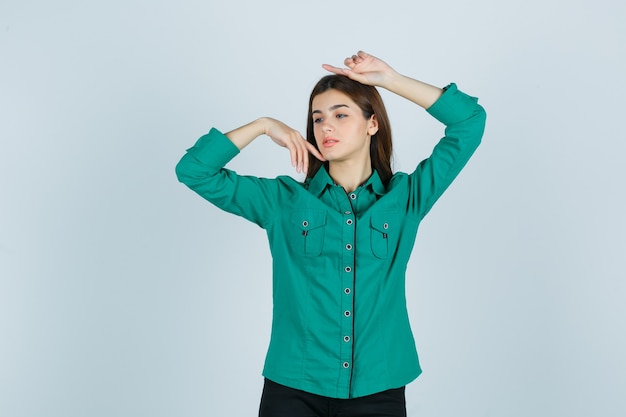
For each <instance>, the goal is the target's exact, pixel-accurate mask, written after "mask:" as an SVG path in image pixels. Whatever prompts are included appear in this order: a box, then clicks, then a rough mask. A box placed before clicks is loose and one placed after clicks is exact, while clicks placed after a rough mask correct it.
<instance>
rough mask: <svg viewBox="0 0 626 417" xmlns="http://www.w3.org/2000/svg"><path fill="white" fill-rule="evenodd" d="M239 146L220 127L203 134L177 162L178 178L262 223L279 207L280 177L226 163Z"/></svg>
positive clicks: (208, 197) (217, 203)
mask: <svg viewBox="0 0 626 417" xmlns="http://www.w3.org/2000/svg"><path fill="white" fill-rule="evenodd" d="M238 154H239V149H238V148H237V147H236V146H235V144H233V143H232V142H231V141H230V140H229V139H228V138H227V137H226V136H225V135H224V134H222V133H221V132H220V131H219V130H217V129H215V128H213V129H211V131H210V132H209V133H208V134H206V135H204V136H202V137H201V138H200V139H198V141H197V142H196V144H195V145H194V146H193V147H191V148H189V149H187V152H186V153H185V155H183V157H182V158H181V160H180V161H179V162H178V164H177V165H176V175H177V177H178V180H179V181H180V182H182V183H183V184H185V185H186V186H188V187H189V188H190V189H192V190H193V191H195V192H196V193H198V194H199V195H200V196H201V197H203V198H204V199H206V200H208V201H209V202H211V203H212V204H214V205H215V206H217V207H218V208H220V209H222V210H224V211H227V212H229V213H232V214H236V215H238V216H241V217H244V218H245V219H247V220H250V221H252V222H254V223H256V224H257V225H259V226H261V227H265V225H266V224H267V223H268V222H269V221H270V219H271V218H272V217H273V213H276V211H277V207H276V206H277V202H278V201H280V200H279V198H280V197H279V194H280V193H281V192H282V191H283V190H281V187H280V181H279V180H277V179H267V178H257V177H253V176H244V175H238V174H237V173H236V172H234V171H232V170H229V169H226V168H224V166H225V165H226V164H227V163H228V162H229V161H230V160H231V159H233V158H234V157H235V156H237V155H238Z"/></svg>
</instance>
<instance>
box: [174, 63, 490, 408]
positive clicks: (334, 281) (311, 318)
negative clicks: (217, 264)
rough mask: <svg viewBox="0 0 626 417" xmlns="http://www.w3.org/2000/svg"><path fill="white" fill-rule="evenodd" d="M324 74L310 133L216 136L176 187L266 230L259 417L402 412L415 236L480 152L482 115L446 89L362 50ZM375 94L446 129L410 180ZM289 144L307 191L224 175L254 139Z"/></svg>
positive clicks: (268, 129) (182, 171)
mask: <svg viewBox="0 0 626 417" xmlns="http://www.w3.org/2000/svg"><path fill="white" fill-rule="evenodd" d="M345 66H346V67H347V68H343V69H342V68H337V67H333V66H330V65H323V67H324V68H325V69H326V70H328V71H330V72H331V73H333V74H332V75H328V76H326V77H324V78H322V79H321V80H320V81H319V82H318V84H317V85H316V86H315V88H314V89H313V92H312V93H311V97H310V100H309V110H308V122H307V136H306V139H305V138H303V137H302V136H301V135H300V133H298V131H296V130H294V129H292V128H290V127H289V126H286V125H285V124H284V123H281V122H280V121H278V120H275V119H271V118H267V117H264V118H260V119H258V120H255V121H253V122H251V123H249V124H247V125H245V126H242V127H240V128H238V129H235V130H232V131H230V132H228V133H226V134H225V135H224V134H222V133H220V132H219V131H218V130H216V129H212V130H211V131H210V132H209V133H208V134H207V135H205V136H203V137H201V138H200V139H199V140H198V141H197V143H196V144H195V145H194V146H193V147H192V148H191V149H189V150H188V151H187V153H186V154H185V155H184V156H183V158H182V159H181V160H180V162H179V163H178V165H177V167H176V172H177V175H178V178H179V180H180V181H181V182H183V183H184V184H186V185H187V186H189V187H190V188H191V189H192V190H194V191H195V192H197V193H198V194H200V195H201V196H202V197H204V198H205V199H207V200H208V201H210V202H211V203H213V204H215V205H216V206H217V207H219V208H221V209H223V210H226V211H228V212H230V213H234V214H236V215H239V216H243V217H244V218H246V219H248V220H250V221H252V222H254V223H256V224H258V225H259V226H261V227H263V228H264V229H266V231H267V235H268V239H269V243H270V249H271V252H272V257H273V299H274V311H273V322H272V333H271V341H270V346H269V349H268V352H267V357H266V362H265V367H264V370H263V375H264V376H265V386H264V389H263V394H262V398H261V407H260V412H259V415H260V416H262V417H282V416H289V417H300V416H330V415H341V416H354V417H356V416H359V417H363V416H377V417H380V416H405V415H406V407H405V399H404V386H405V385H406V384H408V383H409V382H411V381H412V380H414V379H415V378H416V377H417V376H418V375H419V374H420V372H421V369H420V366H419V362H418V357H417V353H416V349H415V343H414V340H413V335H412V333H411V329H410V326H409V319H408V314H407V309H406V302H405V270H406V266H407V262H408V260H409V256H410V254H411V250H412V248H413V244H414V241H415V236H416V234H417V228H418V225H419V223H420V221H421V220H422V218H423V217H424V216H425V215H426V213H428V211H429V210H430V208H431V207H432V206H433V204H434V203H435V201H436V200H437V199H438V198H439V197H440V196H441V194H442V193H443V192H444V190H445V189H446V188H447V187H448V186H449V185H450V183H451V182H452V181H453V179H454V178H455V177H456V176H457V174H458V173H459V171H460V170H461V169H462V168H463V166H464V165H465V164H466V162H467V161H468V159H469V158H470V156H471V155H472V153H473V152H474V150H475V149H476V147H477V146H478V145H479V143H480V140H481V137H482V134H483V130H484V125H485V112H484V110H483V108H482V107H481V106H480V105H478V103H477V99H475V98H473V97H470V96H468V95H466V94H464V93H462V92H460V91H459V90H458V89H457V87H456V85H455V84H450V85H449V86H448V87H446V88H444V89H440V88H437V87H434V86H431V85H428V84H425V83H423V82H420V81H417V80H414V79H411V78H409V77H406V76H403V75H401V74H399V73H397V72H396V71H395V70H394V69H393V68H391V67H390V66H389V65H387V64H386V63H385V62H383V61H382V60H380V59H378V58H376V57H374V56H372V55H368V54H366V53H364V52H359V53H358V54H356V55H353V56H352V57H350V58H347V59H346V60H345ZM375 87H382V88H385V89H387V90H389V91H391V92H393V93H396V94H399V95H400V96H402V97H405V98H406V99H408V100H410V101H412V102H414V103H415V104H417V105H419V106H420V107H423V108H424V109H426V110H427V111H428V113H430V114H431V115H432V116H433V117H435V118H436V119H437V120H439V121H441V122H442V123H443V124H445V125H446V130H445V136H444V137H443V138H442V139H441V140H440V141H439V143H438V144H437V145H436V146H435V148H434V150H433V152H432V155H431V156H430V157H429V158H428V159H426V160H424V161H422V162H421V163H420V164H419V165H418V166H417V168H416V169H415V171H413V172H412V173H411V174H405V173H401V172H398V173H395V174H394V173H393V172H392V169H391V154H392V142H391V130H390V126H389V120H388V118H387V114H386V111H385V107H384V105H383V102H382V100H381V97H380V95H379V94H378V91H377V90H376V88H375ZM263 134H265V135H267V136H269V137H270V138H271V139H272V140H273V141H274V142H276V143H277V144H278V145H280V146H283V147H286V148H287V149H288V150H289V153H290V156H291V162H292V164H293V165H294V167H295V168H296V170H297V171H298V172H306V173H307V178H306V180H305V181H304V182H303V183H300V182H297V181H295V180H294V179H292V178H291V177H288V176H281V177H278V178H275V179H264V178H256V177H251V176H239V175H237V174H236V173H235V172H233V171H231V170H228V169H225V168H224V166H225V165H226V164H227V162H228V161H230V160H231V159H232V158H233V157H235V156H236V155H237V154H238V153H239V151H240V150H242V149H243V148H244V147H245V146H246V145H248V144H249V143H250V142H252V141H253V140H254V139H255V138H257V137H258V136H260V135H263Z"/></svg>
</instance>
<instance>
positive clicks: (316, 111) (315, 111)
mask: <svg viewBox="0 0 626 417" xmlns="http://www.w3.org/2000/svg"><path fill="white" fill-rule="evenodd" d="M340 107H347V108H350V106H348V105H347V104H335V105H334V106H330V107H329V108H328V111H333V110H337V109H338V108H340ZM321 112H322V111H321V110H313V111H312V112H311V114H315V113H321Z"/></svg>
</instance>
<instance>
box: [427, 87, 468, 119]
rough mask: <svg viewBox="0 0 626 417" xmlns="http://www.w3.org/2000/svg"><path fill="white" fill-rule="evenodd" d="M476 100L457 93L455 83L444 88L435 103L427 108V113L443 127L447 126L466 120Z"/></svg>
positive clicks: (459, 92) (460, 92)
mask: <svg viewBox="0 0 626 417" xmlns="http://www.w3.org/2000/svg"><path fill="white" fill-rule="evenodd" d="M477 103H478V99H477V98H476V97H471V96H468V95H467V94H465V93H463V92H462V91H459V89H458V88H457V86H456V84H455V83H452V84H450V85H448V86H447V87H445V88H444V92H443V94H442V95H441V97H439V99H438V100H437V101H435V103H434V104H433V105H432V106H430V107H429V108H428V110H427V111H428V113H429V114H430V115H431V116H433V117H434V118H435V119H437V120H439V121H440V122H441V123H443V124H444V125H446V126H448V125H451V124H454V123H457V122H460V121H463V120H466V119H468V118H469V117H470V116H471V115H472V113H473V112H474V110H476V106H477Z"/></svg>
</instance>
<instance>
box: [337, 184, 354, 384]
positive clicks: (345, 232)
mask: <svg viewBox="0 0 626 417" xmlns="http://www.w3.org/2000/svg"><path fill="white" fill-rule="evenodd" d="M344 195H345V194H344ZM355 197H356V195H355ZM344 198H345V197H344ZM353 199H354V198H352V197H350V196H349V198H348V199H346V200H344V201H345V206H344V207H343V208H342V213H343V226H342V233H341V235H342V241H343V250H342V252H343V253H342V258H341V259H342V263H343V264H342V266H341V268H342V271H341V283H342V287H341V288H342V292H343V294H342V295H341V315H342V320H341V336H340V337H341V348H340V362H339V363H340V366H341V367H342V369H343V370H344V371H346V372H345V374H343V376H342V378H346V379H345V383H346V384H347V385H348V386H349V384H350V380H351V374H352V365H351V364H352V357H353V352H352V349H353V346H354V344H353V343H354V340H353V335H354V314H353V308H354V291H353V289H354V279H355V271H354V257H355V251H356V246H355V244H356V240H355V239H356V229H355V227H356V217H355V214H354V212H353V210H352V207H350V205H351V203H350V202H351V200H353Z"/></svg>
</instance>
